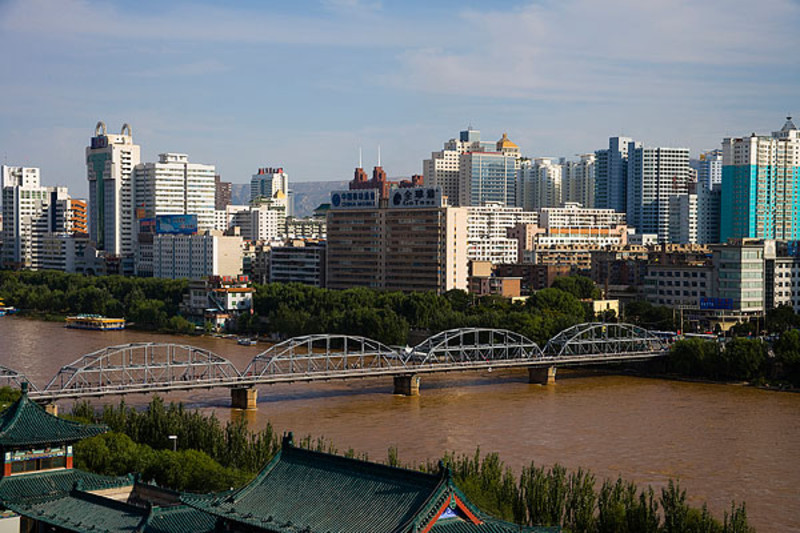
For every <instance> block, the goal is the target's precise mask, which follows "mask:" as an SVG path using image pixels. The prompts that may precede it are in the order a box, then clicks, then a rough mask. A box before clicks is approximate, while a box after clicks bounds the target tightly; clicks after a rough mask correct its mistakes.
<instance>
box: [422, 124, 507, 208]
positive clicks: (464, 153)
mask: <svg viewBox="0 0 800 533" xmlns="http://www.w3.org/2000/svg"><path fill="white" fill-rule="evenodd" d="M519 158H520V151H519V147H518V146H517V145H516V144H514V143H513V142H511V140H509V138H508V135H506V134H505V133H504V134H503V136H502V138H501V139H500V140H499V141H497V142H496V143H493V142H488V141H481V134H480V131H478V130H474V129H472V128H471V127H470V128H468V129H467V130H465V131H462V132H461V133H460V134H459V137H458V139H450V140H449V141H448V142H446V143H445V144H444V148H443V149H442V150H441V151H439V152H432V153H431V158H430V159H426V160H424V161H423V162H422V173H423V176H424V180H425V184H426V185H430V186H432V187H439V188H441V189H442V194H443V195H444V196H445V197H446V199H447V203H448V204H450V205H453V206H458V205H461V206H467V205H483V204H484V203H486V202H501V203H502V204H503V205H508V206H514V205H516V196H517V191H516V169H517V168H518V167H519Z"/></svg>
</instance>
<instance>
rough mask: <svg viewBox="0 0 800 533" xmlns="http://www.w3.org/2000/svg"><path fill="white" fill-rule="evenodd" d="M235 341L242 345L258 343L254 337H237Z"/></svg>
mask: <svg viewBox="0 0 800 533" xmlns="http://www.w3.org/2000/svg"><path fill="white" fill-rule="evenodd" d="M236 342H237V343H239V344H241V345H242V346H255V345H256V344H258V341H257V340H255V339H248V338H247V337H239V338H238V339H236Z"/></svg>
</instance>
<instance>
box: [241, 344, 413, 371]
mask: <svg viewBox="0 0 800 533" xmlns="http://www.w3.org/2000/svg"><path fill="white" fill-rule="evenodd" d="M404 366H405V362H404V360H403V357H402V356H401V355H400V354H399V353H398V352H397V351H395V350H393V349H392V348H390V347H388V346H386V345H384V344H382V343H380V342H378V341H374V340H372V339H368V338H366V337H359V336H354V335H322V334H320V335H306V336H302V337H294V338H291V339H288V340H286V341H283V342H281V343H279V344H276V345H274V346H272V347H270V348H269V349H268V350H266V351H264V352H262V353H260V354H258V355H257V356H255V357H254V358H253V360H252V361H251V362H250V364H249V365H247V368H246V369H245V371H244V372H242V377H243V378H244V379H245V380H251V379H255V380H257V379H261V378H265V377H267V376H276V375H287V374H296V373H301V374H325V373H327V374H331V373H341V372H353V373H355V372H359V371H360V372H365V371H370V370H376V369H396V368H403V367H404Z"/></svg>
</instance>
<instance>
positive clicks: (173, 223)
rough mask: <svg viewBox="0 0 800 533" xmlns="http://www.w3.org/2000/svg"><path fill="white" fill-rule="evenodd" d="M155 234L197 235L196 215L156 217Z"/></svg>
mask: <svg viewBox="0 0 800 533" xmlns="http://www.w3.org/2000/svg"><path fill="white" fill-rule="evenodd" d="M156 233H158V234H165V233H166V234H171V235H194V234H195V233H197V215H156Z"/></svg>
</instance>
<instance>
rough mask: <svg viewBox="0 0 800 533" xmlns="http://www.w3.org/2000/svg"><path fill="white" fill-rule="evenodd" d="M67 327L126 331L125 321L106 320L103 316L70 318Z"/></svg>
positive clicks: (116, 319)
mask: <svg viewBox="0 0 800 533" xmlns="http://www.w3.org/2000/svg"><path fill="white" fill-rule="evenodd" d="M67 327H68V328H75V329H91V330H96V331H110V330H117V329H125V319H124V318H106V317H104V316H101V315H78V316H68V317H67Z"/></svg>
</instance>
